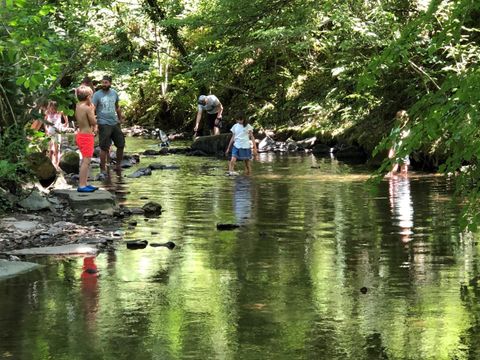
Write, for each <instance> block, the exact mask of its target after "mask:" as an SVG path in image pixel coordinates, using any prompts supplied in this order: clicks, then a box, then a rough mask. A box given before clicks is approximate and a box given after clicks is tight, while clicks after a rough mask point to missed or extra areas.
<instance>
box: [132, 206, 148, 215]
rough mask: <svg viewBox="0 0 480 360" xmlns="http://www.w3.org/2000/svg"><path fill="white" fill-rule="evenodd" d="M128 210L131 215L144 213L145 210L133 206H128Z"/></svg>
mask: <svg viewBox="0 0 480 360" xmlns="http://www.w3.org/2000/svg"><path fill="white" fill-rule="evenodd" d="M129 210H130V212H131V213H132V215H143V214H145V211H144V210H143V209H142V208H137V207H134V208H129Z"/></svg>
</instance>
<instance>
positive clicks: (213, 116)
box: [207, 113, 221, 130]
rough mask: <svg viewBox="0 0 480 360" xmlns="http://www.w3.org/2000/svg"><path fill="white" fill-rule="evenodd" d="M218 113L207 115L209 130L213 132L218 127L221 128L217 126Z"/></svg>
mask: <svg viewBox="0 0 480 360" xmlns="http://www.w3.org/2000/svg"><path fill="white" fill-rule="evenodd" d="M217 115H218V114H217V113H215V114H209V113H207V126H208V129H209V130H213V128H214V127H215V126H216V127H218V128H220V127H221V126H218V125H215V120H217Z"/></svg>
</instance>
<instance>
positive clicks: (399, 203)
mask: <svg viewBox="0 0 480 360" xmlns="http://www.w3.org/2000/svg"><path fill="white" fill-rule="evenodd" d="M389 198H390V206H391V211H392V219H393V223H394V225H396V226H398V227H399V228H400V231H399V234H400V235H401V236H402V241H403V242H405V243H406V242H409V241H410V240H411V235H412V234H413V231H412V228H413V203H412V194H411V192H410V180H409V179H408V178H406V177H396V176H395V177H391V178H390V181H389Z"/></svg>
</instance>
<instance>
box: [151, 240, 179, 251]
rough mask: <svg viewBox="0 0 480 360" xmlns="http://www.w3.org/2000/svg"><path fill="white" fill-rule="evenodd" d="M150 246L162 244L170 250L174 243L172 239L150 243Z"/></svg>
mask: <svg viewBox="0 0 480 360" xmlns="http://www.w3.org/2000/svg"><path fill="white" fill-rule="evenodd" d="M150 246H152V247H160V246H164V247H166V248H168V249H170V250H172V249H173V248H174V247H175V246H176V245H175V243H174V242H172V241H167V242H166V243H151V244H150Z"/></svg>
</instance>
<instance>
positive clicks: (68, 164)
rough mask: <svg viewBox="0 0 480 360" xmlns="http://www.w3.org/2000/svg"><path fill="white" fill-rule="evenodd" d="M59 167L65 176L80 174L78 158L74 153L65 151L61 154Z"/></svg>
mask: <svg viewBox="0 0 480 360" xmlns="http://www.w3.org/2000/svg"><path fill="white" fill-rule="evenodd" d="M59 165H60V169H62V170H63V171H65V173H66V174H78V173H79V172H80V156H79V155H78V154H77V152H76V151H67V152H65V153H63V155H62V158H61V159H60V164H59Z"/></svg>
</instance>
